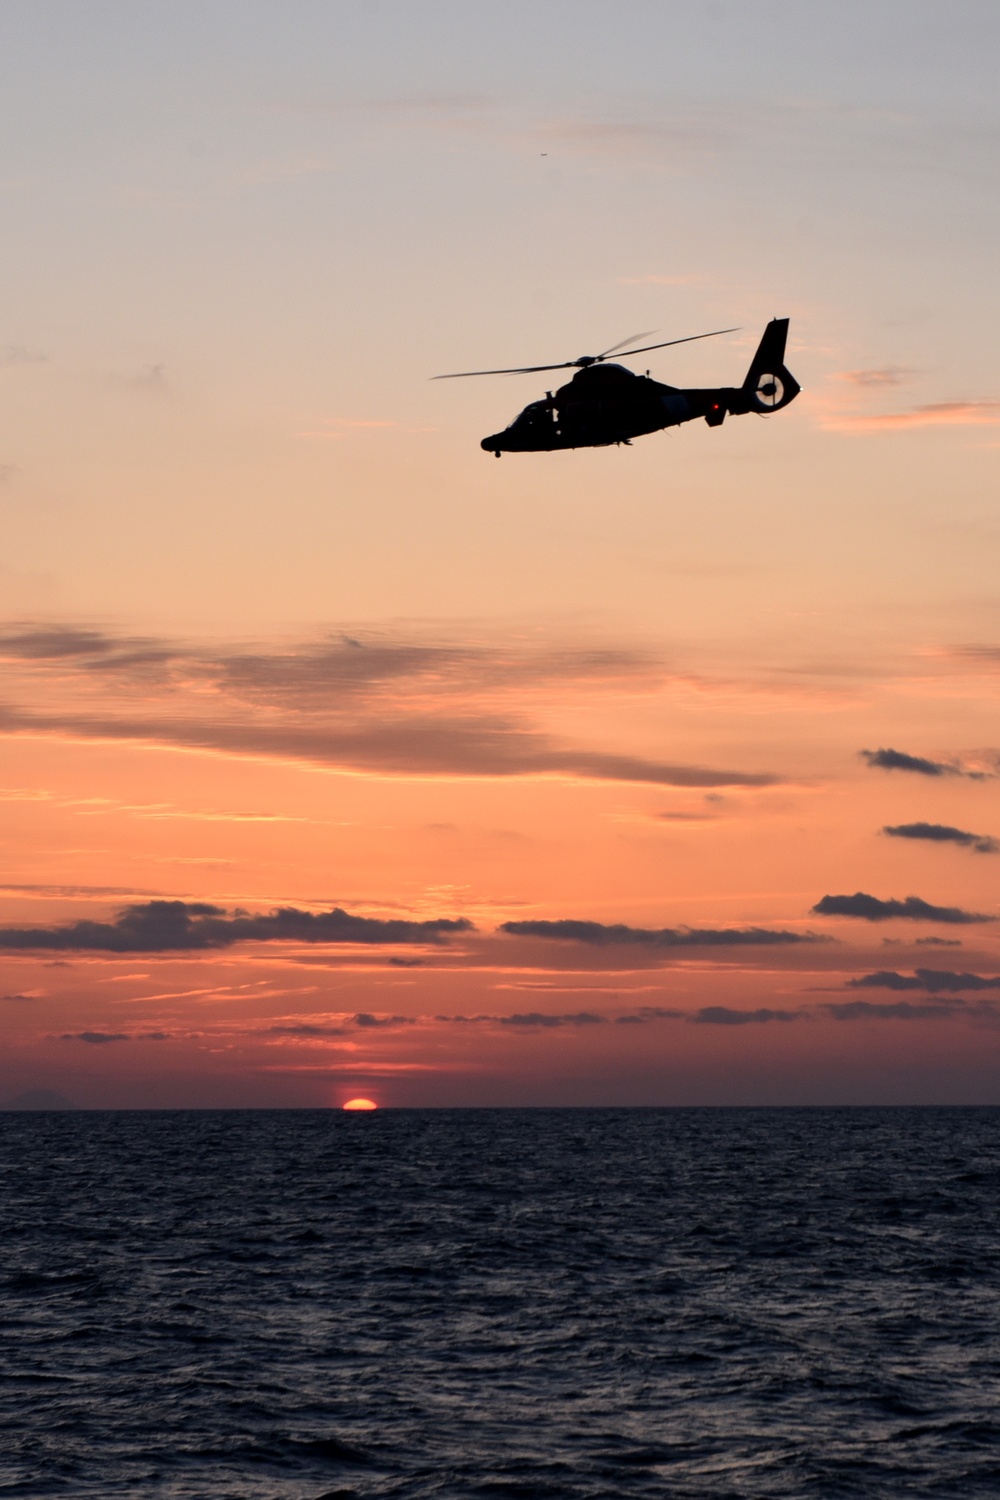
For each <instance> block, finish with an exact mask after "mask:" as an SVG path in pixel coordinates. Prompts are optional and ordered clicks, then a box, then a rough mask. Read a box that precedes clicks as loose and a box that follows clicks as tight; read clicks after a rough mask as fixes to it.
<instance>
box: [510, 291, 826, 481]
mask: <svg viewBox="0 0 1000 1500" xmlns="http://www.w3.org/2000/svg"><path fill="white" fill-rule="evenodd" d="M787 332H788V320H787V318H775V319H774V320H773V321H772V322H771V323H769V324H768V326H767V328H766V329H765V331H764V336H763V338H762V339H761V341H760V344H759V346H758V348H757V352H756V354H755V355H754V359H753V362H752V364H751V366H750V369H749V370H748V371H747V375H746V379H745V380H744V382H743V384H742V385H740V386H733V385H724V386H714V387H709V388H700V387H695V388H692V389H680V388H679V387H677V386H673V385H663V384H662V383H661V382H660V381H659V380H653V379H651V378H650V376H649V375H635V374H633V372H632V371H631V370H626V369H625V367H624V365H617V364H607V363H605V362H604V361H603V357H601V358H600V359H594V360H589V361H588V362H587V363H586V364H585V365H584V367H583V368H582V369H579V370H577V373H576V374H575V375H574V376H573V378H572V380H569V381H567V382H566V384H565V385H562V386H560V387H559V389H558V390H557V391H555V392H554V393H553V392H551V391H550V392H548V393H547V395H546V396H545V398H544V400H542V401H532V402H531V403H530V405H528V406H526V407H525V408H524V410H523V411H522V412H520V413H519V414H518V416H516V417H515V418H514V420H513V422H511V424H510V426H509V427H505V428H504V430H503V432H495V433H493V434H492V435H491V436H490V437H486V438H483V441H482V444H481V447H483V448H484V449H485V450H486V452H487V453H495V454H496V456H497V457H498V458H499V457H500V455H501V454H502V453H540V452H547V451H550V450H552V449H556V448H606V447H610V446H611V445H613V444H615V443H630V442H631V441H632V439H633V438H636V437H642V436H643V435H644V434H645V433H648V432H659V431H661V430H662V429H663V428H665V427H679V426H680V425H681V423H683V422H693V421H694V420H695V419H696V418H697V417H704V419H705V421H706V422H707V423H708V425H709V427H719V426H721V425H722V423H723V422H724V421H725V419H726V416H727V415H730V416H734V417H735V416H743V415H745V414H746V413H747V412H757V413H758V414H759V415H761V416H767V415H770V414H771V413H772V412H776V411H780V410H781V409H782V408H783V407H785V406H788V405H789V403H790V402H792V401H794V400H795V397H796V396H797V395H798V393H799V384H798V382H797V381H796V379H795V378H794V376H793V375H792V374H791V373H790V371H789V370H788V369H787V368H786V367H785V364H784V355H785V339H786V336H787Z"/></svg>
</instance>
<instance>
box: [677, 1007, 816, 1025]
mask: <svg viewBox="0 0 1000 1500" xmlns="http://www.w3.org/2000/svg"><path fill="white" fill-rule="evenodd" d="M798 1019H799V1017H798V1014H797V1012H795V1011H794V1010H767V1009H766V1008H762V1009H761V1010H730V1008H729V1006H728V1005H705V1006H703V1007H702V1009H701V1010H699V1011H696V1012H695V1014H694V1015H693V1016H691V1017H690V1020H692V1021H693V1022H694V1023H695V1024H696V1025H701V1026H750V1025H753V1024H754V1023H756V1022H763V1021H797V1020H798Z"/></svg>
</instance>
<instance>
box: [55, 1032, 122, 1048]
mask: <svg viewBox="0 0 1000 1500" xmlns="http://www.w3.org/2000/svg"><path fill="white" fill-rule="evenodd" d="M60 1040H61V1041H63V1042H90V1043H91V1045H92V1046H95V1047H100V1046H103V1045H104V1043H105V1042H127V1041H130V1040H131V1038H130V1037H128V1036H126V1034H125V1032H124V1031H64V1032H63V1034H62V1036H61V1038H60Z"/></svg>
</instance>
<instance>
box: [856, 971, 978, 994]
mask: <svg viewBox="0 0 1000 1500" xmlns="http://www.w3.org/2000/svg"><path fill="white" fill-rule="evenodd" d="M847 987H848V989H851V990H923V991H924V993H925V994H928V995H938V994H959V993H960V992H961V991H963V990H1000V975H989V974H957V973H956V972H955V971H954V970H953V969H916V970H914V972H913V973H912V974H899V973H897V972H896V970H895V969H878V970H876V972H875V973H874V974H860V975H858V977H857V978H856V979H849V980H848V981H847Z"/></svg>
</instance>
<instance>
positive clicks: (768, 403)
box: [743, 318, 802, 412]
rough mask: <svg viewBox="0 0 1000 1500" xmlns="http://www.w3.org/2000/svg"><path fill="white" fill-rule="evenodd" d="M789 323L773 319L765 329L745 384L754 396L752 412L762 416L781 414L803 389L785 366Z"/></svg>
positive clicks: (744, 387)
mask: <svg viewBox="0 0 1000 1500" xmlns="http://www.w3.org/2000/svg"><path fill="white" fill-rule="evenodd" d="M787 338H788V319H787V318H773V319H772V320H771V322H770V323H768V325H767V327H766V328H765V329H764V336H763V338H762V339H761V341H760V343H759V344H758V345H757V353H756V354H755V355H754V357H753V360H752V362H751V364H750V368H749V370H748V371H747V376H746V379H745V380H744V382H743V389H744V390H745V391H747V392H749V393H750V397H751V402H752V409H753V410H755V411H759V412H770V411H780V410H781V408H782V407H783V406H787V405H788V403H789V402H790V401H794V400H795V398H796V396H797V395H798V394H799V391H800V390H801V389H802V387H801V386H800V385H799V383H798V381H797V380H796V379H795V377H794V375H793V374H792V373H791V371H790V370H789V369H788V368H787V367H786V365H785V340H786V339H787Z"/></svg>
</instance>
